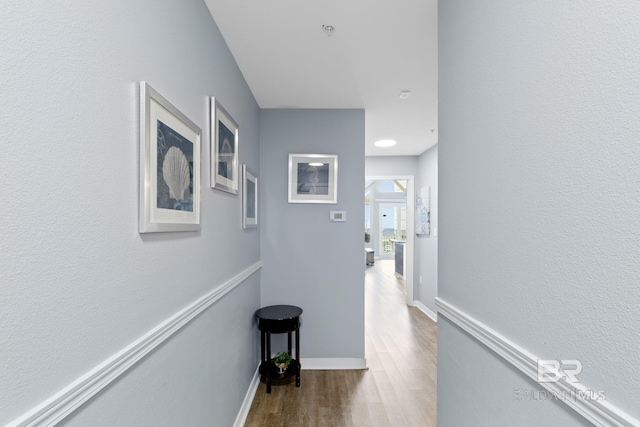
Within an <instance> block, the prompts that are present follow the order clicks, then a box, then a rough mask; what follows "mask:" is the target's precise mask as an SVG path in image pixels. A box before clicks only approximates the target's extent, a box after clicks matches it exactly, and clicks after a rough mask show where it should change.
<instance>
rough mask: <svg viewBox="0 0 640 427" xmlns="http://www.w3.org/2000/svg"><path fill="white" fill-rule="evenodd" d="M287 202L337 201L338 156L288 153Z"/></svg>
mask: <svg viewBox="0 0 640 427" xmlns="http://www.w3.org/2000/svg"><path fill="white" fill-rule="evenodd" d="M288 193H289V197H288V200H289V203H327V204H335V203H337V202H338V156H337V155H335V154H289V190H288Z"/></svg>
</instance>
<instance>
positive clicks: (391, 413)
mask: <svg viewBox="0 0 640 427" xmlns="http://www.w3.org/2000/svg"><path fill="white" fill-rule="evenodd" d="M403 286H404V283H403V281H401V280H399V279H397V278H396V277H395V276H394V273H393V261H392V260H376V264H375V266H373V267H369V268H368V269H367V271H366V273H365V296H366V303H365V330H366V336H365V351H366V358H367V366H368V367H369V369H368V370H343V371H305V370H303V371H302V377H301V386H300V388H296V387H295V385H294V384H293V383H292V382H288V383H287V384H284V385H280V386H274V387H273V388H272V393H271V394H270V395H267V394H266V389H265V385H264V384H263V383H261V384H260V386H259V387H258V391H257V393H256V396H255V399H254V401H253V404H252V406H251V410H250V412H249V416H248V417H247V422H246V423H245V426H248V427H267V426H269V427H275V426H280V427H298V426H318V427H320V426H336V427H337V426H354V427H356V426H389V427H391V426H407V427H422V426H425V427H435V426H436V324H435V323H434V322H433V321H432V320H431V319H429V318H428V317H427V316H426V315H425V314H423V313H422V312H420V311H419V310H418V309H416V308H414V307H407V306H406V304H405V295H404V287H403ZM303 356H304V355H303Z"/></svg>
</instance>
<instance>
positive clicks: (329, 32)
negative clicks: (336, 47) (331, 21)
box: [322, 25, 336, 37]
mask: <svg viewBox="0 0 640 427" xmlns="http://www.w3.org/2000/svg"><path fill="white" fill-rule="evenodd" d="M335 30H336V27H334V26H333V25H323V26H322V31H324V33H325V34H326V35H327V36H329V37H331V36H332V35H333V33H334V31H335Z"/></svg>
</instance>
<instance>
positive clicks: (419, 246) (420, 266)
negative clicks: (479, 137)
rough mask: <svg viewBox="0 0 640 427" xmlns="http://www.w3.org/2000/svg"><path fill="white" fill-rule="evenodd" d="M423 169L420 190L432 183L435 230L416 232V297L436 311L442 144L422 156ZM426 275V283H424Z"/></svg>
mask: <svg viewBox="0 0 640 427" xmlns="http://www.w3.org/2000/svg"><path fill="white" fill-rule="evenodd" d="M418 170H419V171H420V173H419V175H418V179H417V183H416V192H417V191H418V190H420V189H421V188H423V187H429V188H430V190H431V192H430V195H431V233H430V234H429V236H416V243H415V245H416V264H415V265H416V267H415V269H416V275H415V277H416V279H415V286H414V299H415V300H417V301H420V302H421V303H422V304H424V306H425V307H427V308H428V309H429V310H430V311H431V312H432V313H434V314H435V313H436V303H435V298H436V297H437V296H438V236H437V235H436V231H437V230H436V228H437V227H438V146H437V145H436V146H435V147H432V148H430V149H429V150H427V151H425V152H424V153H422V154H421V155H420V156H419V157H418ZM420 276H422V283H420Z"/></svg>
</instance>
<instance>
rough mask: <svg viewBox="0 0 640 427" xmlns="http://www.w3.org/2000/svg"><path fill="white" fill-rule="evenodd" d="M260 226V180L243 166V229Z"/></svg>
mask: <svg viewBox="0 0 640 427" xmlns="http://www.w3.org/2000/svg"><path fill="white" fill-rule="evenodd" d="M257 226H258V178H257V177H256V174H255V173H253V171H252V170H251V169H249V168H248V167H247V165H242V228H244V229H247V228H256V227H257Z"/></svg>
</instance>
